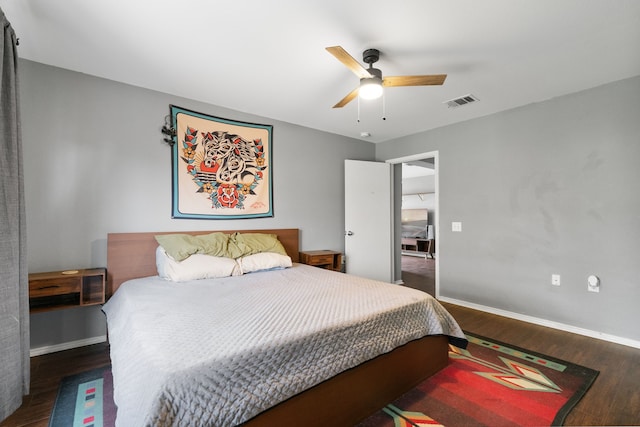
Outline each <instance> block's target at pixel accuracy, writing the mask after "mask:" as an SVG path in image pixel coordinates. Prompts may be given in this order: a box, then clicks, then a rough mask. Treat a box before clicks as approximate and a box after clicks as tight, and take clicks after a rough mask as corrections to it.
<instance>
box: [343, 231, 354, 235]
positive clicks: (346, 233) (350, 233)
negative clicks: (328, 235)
mask: <svg viewBox="0 0 640 427" xmlns="http://www.w3.org/2000/svg"><path fill="white" fill-rule="evenodd" d="M344 235H345V236H353V231H351V230H349V231H345V232H344Z"/></svg>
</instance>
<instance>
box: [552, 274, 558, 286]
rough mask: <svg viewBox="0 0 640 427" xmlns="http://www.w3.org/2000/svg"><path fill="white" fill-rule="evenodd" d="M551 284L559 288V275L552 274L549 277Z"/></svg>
mask: <svg viewBox="0 0 640 427" xmlns="http://www.w3.org/2000/svg"><path fill="white" fill-rule="evenodd" d="M551 284H552V285H553V286H560V275H559V274H552V275H551Z"/></svg>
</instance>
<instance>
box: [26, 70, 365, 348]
mask: <svg viewBox="0 0 640 427" xmlns="http://www.w3.org/2000/svg"><path fill="white" fill-rule="evenodd" d="M19 72H20V79H21V82H20V83H21V101H22V106H21V108H22V123H23V140H24V153H23V154H24V168H25V193H26V206H27V237H28V253H29V259H28V263H29V271H30V272H40V271H50V270H63V269H72V268H85V267H94V266H96V267H97V266H106V237H107V233H109V232H127V231H160V230H198V229H204V230H211V229H216V230H223V229H234V228H235V229H237V228H244V229H253V228H255V229H260V228H282V227H297V228H300V229H301V233H300V237H301V249H336V250H343V249H344V236H343V234H344V159H357V160H373V159H374V154H375V148H374V146H373V145H372V144H371V143H368V142H363V141H359V140H355V139H349V138H345V137H341V136H337V135H333V134H329V133H324V132H319V131H315V130H312V129H308V128H303V127H300V126H295V125H291V124H288V123H283V122H278V121H276V120H272V119H269V118H264V117H257V116H253V115H249V114H245V113H241V112H237V111H231V110H228V109H224V108H221V107H217V106H213V105H208V104H202V103H199V102H196V101H193V100H188V99H183V98H178V97H175V96H171V95H169V94H165V93H159V92H153V91H150V90H145V89H141V88H137V87H133V86H129V85H125V84H121V83H117V82H113V81H109V80H105V79H100V78H96V77H92V76H87V75H84V74H79V73H75V72H71V71H68V70H63V69H60V68H54V67H50V66H47V65H43V64H39V63H34V62H30V61H25V60H22V61H20V63H19ZM176 78H178V76H176ZM241 95H244V94H241ZM277 102H280V101H277ZM169 104H175V105H178V106H181V107H185V108H188V109H192V110H196V111H200V112H203V113H207V114H211V115H217V116H220V117H225V118H230V119H237V120H245V121H250V122H255V123H263V124H272V125H273V126H274V130H273V186H274V217H273V218H265V219H245V220H218V221H212V220H184V219H171V181H170V179H171V163H170V158H171V153H170V148H169V146H167V145H166V144H164V143H163V142H162V137H163V135H162V134H161V133H160V128H161V127H162V125H163V123H164V118H165V116H166V115H168V114H169ZM31 325H32V329H31V333H32V340H31V346H32V348H38V347H44V346H53V345H58V344H61V343H65V342H69V341H76V340H84V339H88V338H92V337H96V336H100V335H104V334H105V324H104V319H103V316H102V314H101V312H100V310H99V308H96V307H87V308H76V309H70V310H62V311H57V312H51V313H43V314H36V315H32V316H31Z"/></svg>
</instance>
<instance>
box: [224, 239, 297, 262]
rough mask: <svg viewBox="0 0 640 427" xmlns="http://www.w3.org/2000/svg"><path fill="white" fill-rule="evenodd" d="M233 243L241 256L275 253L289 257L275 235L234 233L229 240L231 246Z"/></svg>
mask: <svg viewBox="0 0 640 427" xmlns="http://www.w3.org/2000/svg"><path fill="white" fill-rule="evenodd" d="M231 242H234V243H235V245H236V246H237V247H238V250H239V251H240V252H241V254H240V255H239V256H247V255H253V254H257V253H259V252H274V253H277V254H280V255H287V251H286V250H285V249H284V246H282V243H280V241H279V240H278V236H277V235H275V234H262V233H234V234H232V235H231V238H230V239H229V243H230V245H231ZM239 256H237V257H235V258H238V257H239Z"/></svg>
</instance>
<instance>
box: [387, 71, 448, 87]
mask: <svg viewBox="0 0 640 427" xmlns="http://www.w3.org/2000/svg"><path fill="white" fill-rule="evenodd" d="M446 78H447V75H446V74H433V75H430V76H386V77H385V78H384V80H382V86H385V87H393V86H432V85H435V86H439V85H442V84H443V83H444V80H445V79H446Z"/></svg>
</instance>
